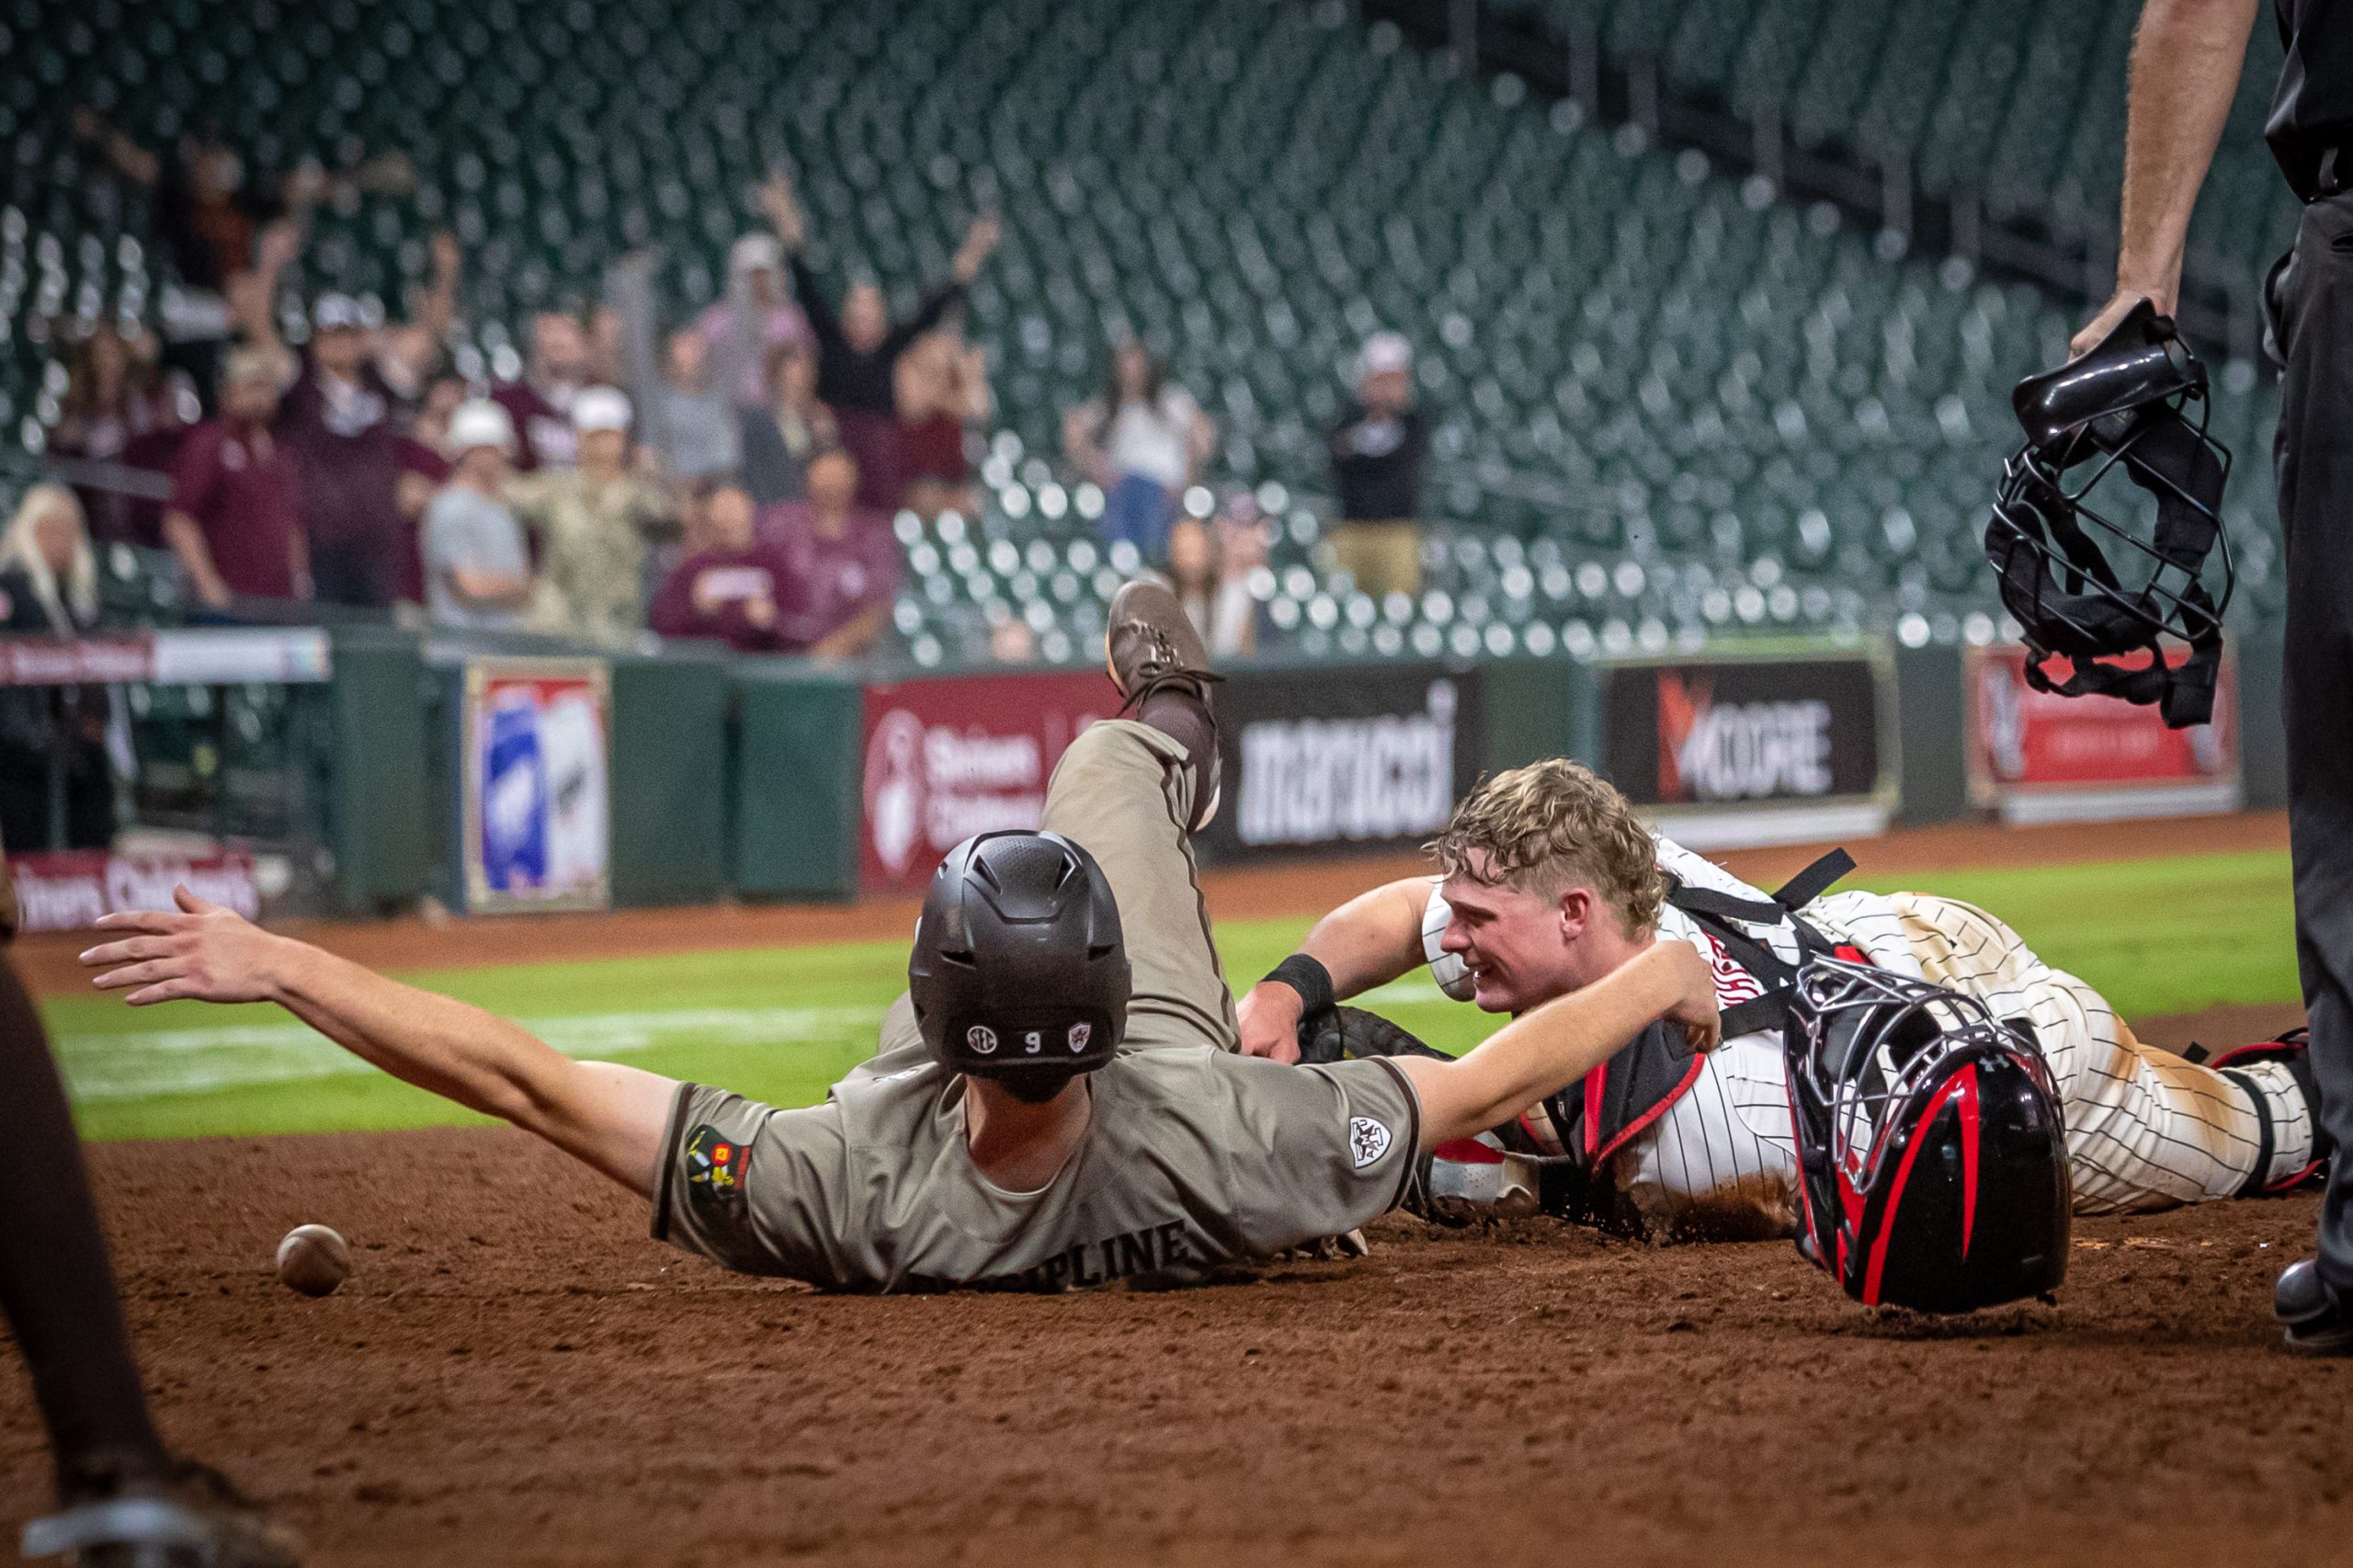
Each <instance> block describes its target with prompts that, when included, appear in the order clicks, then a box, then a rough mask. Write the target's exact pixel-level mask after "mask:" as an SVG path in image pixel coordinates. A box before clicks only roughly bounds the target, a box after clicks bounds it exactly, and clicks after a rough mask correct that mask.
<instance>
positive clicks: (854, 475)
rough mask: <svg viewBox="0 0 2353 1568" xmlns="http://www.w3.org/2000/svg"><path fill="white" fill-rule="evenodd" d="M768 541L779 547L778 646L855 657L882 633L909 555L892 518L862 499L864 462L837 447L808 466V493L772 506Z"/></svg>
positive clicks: (765, 531) (765, 530) (766, 523)
mask: <svg viewBox="0 0 2353 1568" xmlns="http://www.w3.org/2000/svg"><path fill="white" fill-rule="evenodd" d="M760 533H761V540H762V542H763V543H764V544H766V545H767V547H768V548H769V549H770V550H771V551H774V552H775V556H776V560H777V564H778V567H779V571H780V573H781V574H782V575H781V577H780V579H779V594H778V601H777V602H778V608H779V611H780V612H781V613H782V618H783V619H781V620H780V621H779V627H778V642H779V646H781V647H784V648H786V649H789V650H792V651H795V652H801V653H810V654H813V655H814V656H815V657H817V658H821V659H853V658H856V657H857V656H858V654H860V653H864V652H866V650H867V648H868V647H869V646H870V645H871V644H872V642H874V639H875V638H876V637H877V636H878V635H880V634H881V631H882V627H883V624H884V621H885V619H886V618H887V617H888V616H889V614H890V609H891V599H892V596H893V595H894V594H896V593H897V592H898V591H899V574H900V572H901V570H902V566H903V562H904V556H903V555H902V553H901V551H900V550H899V540H898V538H897V536H896V535H894V534H893V533H892V531H891V520H890V519H889V518H888V517H884V516H883V515H882V514H881V513H880V512H876V511H873V510H871V509H870V508H868V507H866V506H861V505H860V504H859V503H858V460H857V459H856V458H854V457H852V456H851V455H850V454H849V453H848V452H847V450H844V449H840V448H836V449H834V450H832V451H827V452H820V453H819V454H817V456H816V457H815V459H813V460H812V461H811V462H810V464H809V498H808V499H807V500H805V501H789V502H786V503H785V504H784V505H782V506H772V507H770V508H769V509H768V510H767V513H766V514H765V515H764V516H763V517H762V518H761V529H760Z"/></svg>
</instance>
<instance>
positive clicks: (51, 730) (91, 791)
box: [0, 484, 130, 849]
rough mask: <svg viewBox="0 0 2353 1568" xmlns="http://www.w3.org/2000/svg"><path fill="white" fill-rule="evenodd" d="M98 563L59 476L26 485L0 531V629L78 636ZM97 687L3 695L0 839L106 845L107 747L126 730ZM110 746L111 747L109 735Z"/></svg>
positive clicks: (110, 794) (90, 618) (94, 604)
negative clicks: (55, 829)
mask: <svg viewBox="0 0 2353 1568" xmlns="http://www.w3.org/2000/svg"><path fill="white" fill-rule="evenodd" d="M97 621H98V562H97V553H96V552H95V551H92V550H91V548H90V535H89V531H88V529H87V528H85V525H84V522H83V517H82V508H81V506H80V505H79V504H78V503H77V502H75V500H74V493H73V492H72V491H70V490H68V489H66V488H65V487H64V486H63V485H62V484H36V485H34V486H33V487H32V488H31V489H29V490H28V491H26V492H25V498H24V500H23V501H21V502H19V503H18V504H17V516H16V518H15V520H14V521H13V522H11V523H10V524H9V525H8V532H7V534H6V537H5V538H0V631H5V632H6V633H8V634H9V635H11V636H19V637H55V638H67V639H70V638H76V637H80V636H81V635H82V634H83V633H85V632H86V631H90V630H91V629H92V628H94V627H95V626H97ZM118 702H119V699H116V698H113V697H111V696H110V695H109V693H108V689H107V687H103V686H53V687H52V686H31V687H14V688H12V689H10V690H8V691H6V692H5V693H0V844H8V845H13V846H17V847H18V848H20V849H42V848H50V847H55V848H60V849H103V848H105V847H106V846H108V844H109V843H111V842H112V841H113V838H114V808H115V798H114V796H115V791H114V778H115V770H114V767H113V764H112V760H111V754H112V753H113V752H117V751H119V752H120V753H121V755H122V756H124V757H126V758H127V757H128V756H129V750H130V737H129V734H128V733H127V731H123V730H122V727H121V725H120V723H119V722H118V721H117V719H116V716H115V706H116V704H117V703H118ZM110 741H111V742H112V743H113V744H112V745H111V746H110V745H109V742H110ZM61 764H62V765H63V774H64V784H65V801H64V804H65V820H64V822H63V824H60V825H61V826H62V827H63V842H62V843H60V842H56V841H55V840H54V839H53V838H52V835H51V831H50V828H51V823H50V782H51V768H52V767H54V766H57V765H61Z"/></svg>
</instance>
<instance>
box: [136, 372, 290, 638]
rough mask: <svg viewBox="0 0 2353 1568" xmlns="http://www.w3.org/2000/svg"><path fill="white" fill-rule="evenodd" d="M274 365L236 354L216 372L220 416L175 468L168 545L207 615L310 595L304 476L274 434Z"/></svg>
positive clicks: (196, 436) (194, 436) (193, 436)
mask: <svg viewBox="0 0 2353 1568" xmlns="http://www.w3.org/2000/svg"><path fill="white" fill-rule="evenodd" d="M280 364H281V361H280V359H279V357H278V353H277V352H276V351H275V350H272V349H267V348H239V349H236V350H234V351H233V352H232V353H231V354H230V355H229V357H228V358H226V359H224V360H223V361H222V367H221V417H219V418H218V419H213V420H209V421H207V422H206V423H204V424H202V425H199V426H197V427H196V428H195V429H194V430H191V431H190V432H188V439H187V440H186V441H185V442H184V443H182V444H181V447H180V450H179V457H178V459H177V460H176V462H175V463H174V464H173V468H172V500H171V505H170V506H169V507H168V508H167V509H166V510H165V513H164V538H165V540H166V541H167V542H168V543H169V544H170V545H171V547H172V550H173V551H174V552H175V553H176V554H177V555H178V556H179V560H180V567H181V570H182V571H183V572H185V573H186V574H187V576H188V586H189V588H190V590H191V591H192V592H193V593H194V594H195V595H196V597H197V598H198V599H199V601H200V602H201V603H203V604H204V606H205V607H206V608H210V609H212V610H216V611H218V610H226V609H228V608H230V605H231V601H232V600H233V599H234V598H236V597H247V598H257V599H295V598H302V599H306V598H309V597H311V561H310V550H309V545H308V541H307V540H305V538H304V536H303V533H302V511H301V488H302V487H301V474H300V472H299V471H298V470H297V468H296V466H295V462H294V459H293V457H292V455H291V454H290V453H289V452H288V451H287V450H286V449H284V448H282V447H280V446H279V445H278V440H277V437H275V436H273V435H272V434H271V426H272V425H273V423H274V422H275V421H276V419H277V416H278V382H279V381H280V379H281V372H280Z"/></svg>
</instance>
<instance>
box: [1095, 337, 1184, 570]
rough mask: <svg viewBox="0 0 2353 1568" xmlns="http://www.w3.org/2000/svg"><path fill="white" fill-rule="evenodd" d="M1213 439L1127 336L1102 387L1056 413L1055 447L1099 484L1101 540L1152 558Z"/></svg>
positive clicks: (1163, 549) (1180, 391)
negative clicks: (1058, 434) (1059, 427)
mask: <svg viewBox="0 0 2353 1568" xmlns="http://www.w3.org/2000/svg"><path fill="white" fill-rule="evenodd" d="M1216 441H1217V430H1216V427H1215V426H1212V425H1211V423H1210V419H1209V416H1208V415H1205V414H1203V413H1202V412H1201V407H1200V404H1199V403H1195V402H1194V401H1193V398H1192V394H1191V393H1189V392H1187V391H1186V390H1185V389H1184V388H1183V387H1180V386H1177V385H1176V384H1175V383H1174V382H1171V381H1166V380H1165V378H1164V376H1163V372H1162V369H1161V365H1160V362H1159V361H1158V360H1156V359H1154V358H1153V357H1152V355H1151V354H1150V353H1149V352H1148V351H1147V350H1146V349H1145V348H1144V347H1143V345H1142V344H1141V343H1137V342H1135V341H1134V340H1132V339H1131V340H1129V341H1128V342H1125V343H1121V344H1119V345H1117V346H1115V347H1113V348H1112V350H1111V376H1110V381H1109V384H1108V385H1107V386H1106V387H1105V388H1104V391H1103V395H1102V396H1100V397H1098V398H1095V399H1092V400H1090V401H1088V402H1086V403H1080V404H1079V405H1078V406H1077V407H1076V408H1074V409H1072V410H1071V411H1070V412H1069V413H1068V414H1067V415H1063V452H1064V453H1065V454H1066V455H1067V456H1068V458H1069V459H1070V461H1071V464H1072V466H1074V467H1075V468H1076V469H1077V470H1078V471H1079V472H1081V473H1083V474H1085V475H1086V477H1087V478H1088V479H1090V480H1092V481H1094V483H1096V484H1097V486H1098V487H1100V488H1101V490H1102V492H1103V498H1104V499H1103V522H1102V528H1103V539H1104V542H1105V543H1107V544H1115V543H1117V542H1119V541H1120V540H1127V542H1129V543H1130V544H1131V545H1133V546H1135V548H1136V551H1137V553H1138V554H1139V555H1141V556H1142V558H1143V559H1144V560H1145V561H1147V562H1154V563H1157V562H1163V561H1165V560H1166V559H1167V557H1168V526H1169V524H1171V523H1172V522H1174V521H1176V498H1177V496H1178V495H1179V494H1182V493H1183V491H1184V489H1185V487H1186V486H1187V485H1188V484H1190V483H1192V481H1193V475H1194V473H1195V472H1197V471H1198V470H1199V467H1200V465H1201V463H1202V462H1203V460H1206V459H1207V458H1208V457H1209V455H1210V449H1211V447H1212V446H1214V445H1215V444H1216Z"/></svg>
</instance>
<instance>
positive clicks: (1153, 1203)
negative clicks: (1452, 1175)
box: [654, 998, 1421, 1290]
mask: <svg viewBox="0 0 2353 1568" xmlns="http://www.w3.org/2000/svg"><path fill="white" fill-rule="evenodd" d="M913 1029H914V1019H913V1016H912V1014H911V1013H910V1012H909V1010H908V1008H907V1006H906V1004H905V1002H904V998H903V999H902V1000H901V1002H900V1004H899V1006H896V1007H894V1008H892V1015H891V1017H890V1018H889V1019H888V1020H886V1022H885V1025H884V1029H883V1049H882V1051H881V1052H880V1053H879V1054H877V1055H876V1056H875V1058H874V1059H873V1060H872V1061H870V1062H866V1063H864V1064H862V1065H860V1066H859V1067H858V1068H857V1069H856V1070H854V1071H853V1072H852V1073H851V1074H849V1075H848V1076H847V1077H846V1078H844V1079H843V1080H842V1081H841V1082H840V1083H838V1084H836V1085H834V1089H833V1092H832V1094H831V1095H830V1096H827V1098H826V1100H825V1103H824V1104H823V1105H820V1106H813V1107H811V1108H807V1109H805V1110H777V1109H774V1108H770V1107H767V1106H764V1105H759V1104H756V1103H755V1102H753V1101H751V1100H747V1099H745V1098H744V1097H743V1096H740V1095H733V1094H730V1093H728V1092H727V1091H725V1090H723V1089H715V1088H711V1087H709V1086H707V1085H697V1084H688V1085H683V1086H682V1087H681V1089H680V1091H679V1094H678V1097H677V1101H676V1106H675V1107H674V1108H673V1109H672V1111H671V1116H670V1128H669V1132H668V1136H667V1142H666V1143H665V1151H664V1155H663V1162H662V1175H661V1182H660V1188H659V1190H658V1191H657V1192H656V1193H655V1195H654V1236H655V1238H656V1239H657V1240H662V1241H667V1242H670V1243H671V1244H674V1245H676V1246H679V1247H682V1248H684V1249H686V1250H687V1251H688V1252H694V1253H699V1254H701V1255H702V1256H705V1257H708V1258H710V1259H711V1260H713V1261H714V1262H717V1263H720V1264H722V1265H724V1266H726V1267H730V1268H734V1269H740V1270H742V1271H744V1272H746V1273H753V1274H782V1275H789V1276H790V1277H792V1278H799V1279H806V1280H808V1281H810V1282H811V1283H813V1284H817V1285H823V1286H828V1287H831V1288H834V1289H837V1290H927V1289H940V1288H944V1287H947V1286H952V1285H994V1286H1010V1287H1015V1288H1021V1289H1029V1290H1062V1289H1068V1288H1071V1287H1076V1286H1089V1285H1102V1284H1107V1283H1109V1282H1111V1281H1113V1280H1120V1279H1139V1280H1147V1281H1152V1282H1155V1283H1168V1282H1176V1281H1181V1280H1184V1279H1187V1278H1195V1277H1198V1276H1199V1274H1200V1273H1201V1272H1202V1271H1203V1270H1205V1269H1207V1268H1210V1267H1214V1266H1216V1265H1218V1264H1221V1263H1225V1262H1229V1261H1232V1260H1234V1259H1239V1258H1247V1257H1253V1256H1265V1255H1267V1254H1270V1253H1275V1252H1279V1251H1281V1250H1283V1249H1284V1248H1287V1247H1293V1246H1298V1245H1300V1244H1303V1243H1306V1242H1310V1241H1313V1240H1315V1239H1317V1238H1319V1237H1323V1236H1332V1235H1338V1234H1341V1233H1345V1232H1347V1231H1350V1230H1353V1229H1355V1228H1356V1227H1357V1226H1358V1225H1361V1224H1363V1223H1364V1222H1365V1221H1368V1220H1370V1219H1372V1218H1373V1217H1374V1216H1376V1215H1378V1214H1381V1213H1383V1212H1385V1211H1386V1210H1389V1209H1391V1208H1392V1207H1393V1206H1394V1205H1395V1204H1396V1202H1397V1201H1398V1199H1400V1198H1401V1197H1402V1196H1403V1195H1404V1187H1405V1181H1406V1177H1407V1176H1408V1175H1409V1174H1410V1173H1411V1172H1412V1170H1413V1168H1414V1162H1415V1144H1416V1143H1417V1142H1418V1141H1419V1137H1420V1117H1421V1108H1420V1105H1419V1102H1418V1101H1417V1100H1416V1099H1415V1096H1414V1091H1413V1088H1412V1086H1411V1085H1410V1084H1409V1083H1408V1082H1407V1081H1406V1079H1405V1077H1404V1074H1402V1073H1400V1072H1399V1071H1398V1070H1397V1068H1396V1067H1395V1066H1394V1065H1393V1064H1392V1063H1391V1062H1386V1061H1382V1060H1380V1059H1377V1058H1376V1059H1373V1060H1370V1061H1362V1062H1335V1063H1331V1064H1329V1065H1324V1066H1316V1067H1291V1066H1285V1065H1282V1064H1280V1063H1278V1062H1266V1061H1261V1060H1258V1059H1256V1058H1252V1057H1242V1056H1237V1055H1234V1054H1233V1052H1231V1051H1221V1050H1219V1049H1217V1048H1216V1047H1215V1046H1213V1045H1209V1044H1199V1045H1163V1046H1154V1047H1153V1048H1151V1049H1148V1050H1123V1051H1121V1052H1120V1055H1119V1056H1118V1057H1117V1058H1116V1059H1115V1060H1113V1061H1112V1062H1110V1063H1109V1064H1108V1065H1107V1066H1105V1067H1104V1068H1103V1069H1102V1070H1101V1071H1100V1072H1097V1073H1094V1074H1089V1075H1088V1078H1087V1086H1088V1090H1089V1092H1090V1093H1091V1094H1092V1095H1093V1096H1094V1111H1093V1116H1092V1119H1090V1121H1089V1123H1088V1126H1087V1130H1086V1137H1085V1139H1084V1140H1083V1141H1082V1142H1080V1144H1079V1147H1078V1149H1077V1151H1076V1152H1075V1153H1073V1154H1072V1156H1071V1158H1070V1163H1069V1164H1068V1165H1064V1166H1063V1170H1062V1173H1061V1174H1060V1175H1059V1176H1056V1177H1055V1178H1054V1179H1053V1180H1052V1181H1051V1183H1049V1184H1048V1185H1047V1186H1046V1187H1043V1188H1041V1189H1040V1190H1039V1191H1036V1192H1026V1193H1022V1192H1008V1191H1006V1190H1005V1189H1004V1188H1002V1187H997V1186H996V1185H995V1184H994V1183H993V1182H991V1181H989V1179H988V1178H987V1177H985V1176H983V1175H982V1174H981V1173H980V1171H979V1170H978V1169H977V1168H976V1167H975V1166H974V1165H973V1164H972V1155H971V1153H970V1152H969V1150H968V1149H967V1147H966V1144H965V1133H964V1085H963V1079H962V1078H961V1076H960V1075H959V1074H954V1073H952V1072H950V1071H949V1070H948V1069H947V1068H945V1067H942V1066H940V1065H939V1064H938V1063H937V1062H933V1061H932V1060H931V1059H930V1057H929V1056H928V1055H927V1054H926V1052H925V1051H924V1049H923V1046H922V1044H921V1042H920V1040H915V1039H914V1038H913Z"/></svg>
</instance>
